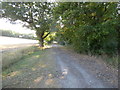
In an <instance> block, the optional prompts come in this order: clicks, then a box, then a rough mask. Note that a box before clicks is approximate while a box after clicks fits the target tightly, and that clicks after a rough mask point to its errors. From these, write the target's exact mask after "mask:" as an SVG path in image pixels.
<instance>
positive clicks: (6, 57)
mask: <svg viewBox="0 0 120 90" xmlns="http://www.w3.org/2000/svg"><path fill="white" fill-rule="evenodd" d="M37 50H38V49H37V47H36V46H31V47H26V48H21V49H13V50H10V51H7V52H3V53H2V69H5V68H8V67H9V66H10V65H11V64H13V63H15V62H18V61H19V60H21V59H22V58H24V57H25V56H29V55H30V54H32V53H33V52H35V51H37Z"/></svg>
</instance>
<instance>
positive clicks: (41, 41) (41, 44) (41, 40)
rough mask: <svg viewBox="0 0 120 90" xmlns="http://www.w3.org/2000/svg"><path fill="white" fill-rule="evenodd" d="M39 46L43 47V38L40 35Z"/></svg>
mask: <svg viewBox="0 0 120 90" xmlns="http://www.w3.org/2000/svg"><path fill="white" fill-rule="evenodd" d="M39 46H40V47H44V39H43V38H42V37H41V38H40V39H39Z"/></svg>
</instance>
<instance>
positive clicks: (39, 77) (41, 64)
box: [2, 47, 57, 88]
mask: <svg viewBox="0 0 120 90" xmlns="http://www.w3.org/2000/svg"><path fill="white" fill-rule="evenodd" d="M35 48H36V51H34V52H33V53H31V54H27V55H25V56H23V57H22V58H21V59H20V60H18V61H17V62H16V63H14V64H12V65H10V66H9V68H6V69H4V70H3V71H2V78H3V82H2V83H3V87H5V86H7V87H18V88H28V87H33V88H34V87H36V88H37V87H38V88H39V87H41V88H42V87H47V88H48V87H51V88H54V87H57V83H56V79H55V78H54V76H56V75H57V72H56V66H55V65H56V64H55V60H54V57H52V53H53V52H52V51H51V49H43V50H41V49H39V48H37V47H35ZM21 81H22V82H23V83H21ZM13 83H15V84H13ZM9 85H10V86H9Z"/></svg>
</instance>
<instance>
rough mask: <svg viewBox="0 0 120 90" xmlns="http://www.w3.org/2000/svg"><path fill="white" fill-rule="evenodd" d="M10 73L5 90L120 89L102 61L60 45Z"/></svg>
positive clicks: (38, 54) (25, 60)
mask: <svg viewBox="0 0 120 90" xmlns="http://www.w3.org/2000/svg"><path fill="white" fill-rule="evenodd" d="M24 62H25V63H24ZM14 66H15V67H16V66H17V69H16V68H14ZM9 70H11V71H12V72H11V73H9V74H8V75H7V76H4V75H3V87H4V88H8V87H9V88H11V87H12V88H16V87H18V88H115V87H116V88H117V87H118V86H117V85H118V81H117V73H116V71H114V70H112V69H109V68H107V66H106V65H105V64H104V63H103V62H102V61H99V60H96V59H95V58H93V57H90V56H87V55H81V54H77V53H75V52H73V51H71V50H68V49H66V48H65V47H62V46H58V45H52V47H51V48H48V49H45V50H43V51H42V52H35V53H34V55H32V56H29V57H28V58H27V59H24V60H21V61H20V62H18V63H17V64H16V65H13V66H12V67H10V68H9Z"/></svg>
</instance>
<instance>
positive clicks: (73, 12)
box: [54, 2, 120, 55]
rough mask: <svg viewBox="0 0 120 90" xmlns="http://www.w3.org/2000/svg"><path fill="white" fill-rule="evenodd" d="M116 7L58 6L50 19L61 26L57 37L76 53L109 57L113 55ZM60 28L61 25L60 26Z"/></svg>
mask: <svg viewBox="0 0 120 90" xmlns="http://www.w3.org/2000/svg"><path fill="white" fill-rule="evenodd" d="M116 7H117V3H111V2H110V3H79V2H74V3H73V2H72V3H59V4H58V6H57V7H55V8H54V17H55V18H56V19H57V20H58V21H60V22H59V24H61V23H62V26H63V27H61V28H60V30H59V31H58V33H57V35H58V36H59V37H60V38H61V39H59V40H61V42H63V41H65V42H67V44H69V45H72V47H73V48H75V50H77V51H78V52H84V53H91V54H104V53H105V54H108V55H113V54H116V52H117V44H118V41H117V39H118V31H119V30H118V29H119V26H120V24H119V20H118V17H119V16H118V14H117V12H116V10H117V9H116ZM60 26H61V25H60Z"/></svg>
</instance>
